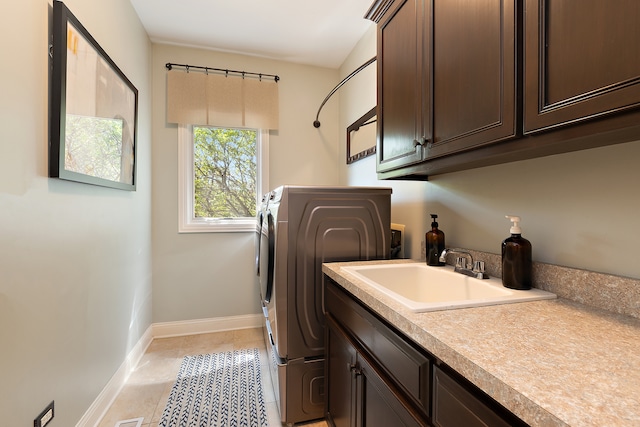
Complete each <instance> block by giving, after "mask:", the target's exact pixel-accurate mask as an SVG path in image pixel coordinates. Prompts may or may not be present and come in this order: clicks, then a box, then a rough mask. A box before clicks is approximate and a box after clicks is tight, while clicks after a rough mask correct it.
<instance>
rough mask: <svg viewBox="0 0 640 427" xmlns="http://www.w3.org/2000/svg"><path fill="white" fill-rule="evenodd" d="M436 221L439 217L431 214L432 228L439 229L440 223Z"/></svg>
mask: <svg viewBox="0 0 640 427" xmlns="http://www.w3.org/2000/svg"><path fill="white" fill-rule="evenodd" d="M436 219H438V215H436V214H431V228H438V222H437V221H436Z"/></svg>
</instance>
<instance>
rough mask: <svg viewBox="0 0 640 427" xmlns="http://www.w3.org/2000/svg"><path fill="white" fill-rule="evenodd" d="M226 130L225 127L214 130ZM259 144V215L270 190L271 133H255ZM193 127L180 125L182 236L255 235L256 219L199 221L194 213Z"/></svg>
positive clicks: (257, 189) (179, 223)
mask: <svg viewBox="0 0 640 427" xmlns="http://www.w3.org/2000/svg"><path fill="white" fill-rule="evenodd" d="M212 127H218V128H220V127H222V128H224V126H212ZM255 130H256V132H257V140H256V163H257V165H256V166H257V173H256V178H257V179H256V212H257V211H258V210H259V208H260V202H261V199H262V195H263V194H264V193H266V192H267V191H268V190H267V189H268V188H269V167H268V166H269V131H268V130H266V129H255ZM193 146H194V141H193V125H183V124H180V125H178V233H230V232H255V230H256V226H257V225H256V224H257V221H256V218H237V219H235V218H233V219H221V218H195V217H194V216H193V209H194V203H195V194H194V186H193V181H194V169H193V166H194V158H193Z"/></svg>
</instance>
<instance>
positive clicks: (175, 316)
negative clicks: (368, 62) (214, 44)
mask: <svg viewBox="0 0 640 427" xmlns="http://www.w3.org/2000/svg"><path fill="white" fill-rule="evenodd" d="M168 62H173V63H179V64H190V65H200V66H207V67H214V68H225V69H226V68H228V69H235V70H244V71H252V72H260V73H267V74H276V75H278V76H280V78H281V80H280V82H279V83H278V85H279V98H280V128H279V129H278V130H277V131H271V133H270V142H269V147H270V153H269V158H270V162H269V188H270V189H272V188H275V187H277V186H279V185H282V184H297V185H336V184H337V183H338V165H337V164H336V161H335V159H336V157H337V152H338V140H337V132H338V105H337V102H335V101H333V102H332V101H330V102H329V103H327V105H326V106H325V107H324V108H323V110H322V113H321V116H320V120H321V121H322V122H323V124H322V126H321V127H320V128H319V129H316V128H314V127H313V121H314V119H315V117H316V113H317V110H318V107H319V105H320V103H321V102H322V100H323V99H324V97H325V96H326V95H327V93H329V91H330V90H331V89H332V88H333V87H334V86H335V84H337V82H338V71H337V70H331V69H325V68H318V67H310V66H303V65H297V64H293V63H286V62H281V61H272V60H266V59H261V58H257V57H250V56H243V55H235V54H228V53H220V52H215V51H210V50H202V49H190V48H184V47H176V46H169V45H157V44H156V45H154V46H153V98H154V107H153V139H154V141H153V221H152V223H153V260H154V261H153V277H154V279H153V321H154V322H168V321H179V320H189V319H204V318H213V317H224V316H235V315H243V314H252V313H259V303H258V300H259V297H258V293H257V292H258V288H257V286H256V284H255V266H254V263H255V261H254V257H255V251H254V239H255V237H254V233H198V234H178V231H177V230H178V193H177V192H178V187H177V184H178V178H177V176H178V162H177V138H178V136H177V125H175V124H169V123H167V122H166V74H167V70H166V68H165V64H166V63H168Z"/></svg>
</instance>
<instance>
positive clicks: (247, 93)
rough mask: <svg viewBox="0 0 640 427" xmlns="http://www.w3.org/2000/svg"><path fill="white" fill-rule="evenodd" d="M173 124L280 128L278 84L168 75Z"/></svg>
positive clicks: (220, 76) (176, 72)
mask: <svg viewBox="0 0 640 427" xmlns="http://www.w3.org/2000/svg"><path fill="white" fill-rule="evenodd" d="M167 121H168V122H169V123H181V124H194V125H212V126H224V127H248V128H255V129H277V128H278V83H277V82H276V81H274V80H272V79H261V80H260V79H256V78H250V77H245V78H243V77H241V76H234V75H228V76H226V75H224V74H213V73H201V72H186V71H181V70H170V71H168V72H167Z"/></svg>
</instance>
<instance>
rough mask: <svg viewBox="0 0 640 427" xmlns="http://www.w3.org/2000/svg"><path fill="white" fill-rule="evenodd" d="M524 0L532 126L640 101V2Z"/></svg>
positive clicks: (577, 118)
mask: <svg viewBox="0 0 640 427" xmlns="http://www.w3.org/2000/svg"><path fill="white" fill-rule="evenodd" d="M525 5H526V6H525V53H524V55H525V102H524V104H525V118H524V129H525V132H533V131H537V130H542V129H548V128H553V127H555V126H559V125H563V124H569V123H575V122H580V121H583V120H586V119H591V118H595V117H598V116H602V115H605V114H609V113H613V112H618V111H624V110H627V109H631V108H636V107H638V106H640V48H639V46H638V41H639V40H640V25H638V23H639V22H640V2H638V0H616V1H602V0H562V1H550V0H525Z"/></svg>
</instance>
